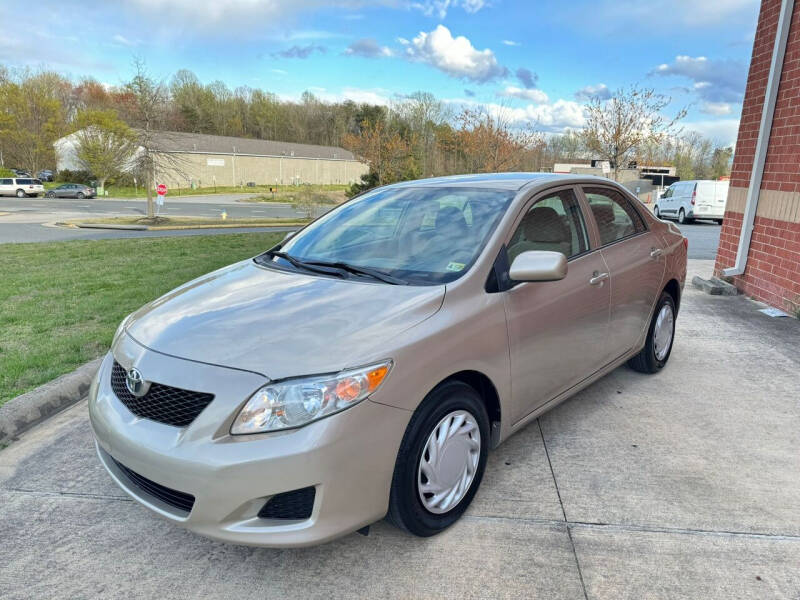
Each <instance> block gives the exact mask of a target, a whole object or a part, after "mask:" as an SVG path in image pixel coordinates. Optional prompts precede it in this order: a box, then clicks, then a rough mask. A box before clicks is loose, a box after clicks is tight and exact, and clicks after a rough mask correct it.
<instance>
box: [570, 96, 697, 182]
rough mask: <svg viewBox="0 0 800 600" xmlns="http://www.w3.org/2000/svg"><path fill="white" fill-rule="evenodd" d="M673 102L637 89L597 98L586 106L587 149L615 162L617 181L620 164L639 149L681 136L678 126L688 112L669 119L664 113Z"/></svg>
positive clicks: (585, 137)
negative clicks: (651, 143) (677, 129)
mask: <svg viewBox="0 0 800 600" xmlns="http://www.w3.org/2000/svg"><path fill="white" fill-rule="evenodd" d="M670 102H671V99H670V98H669V97H668V96H664V95H661V94H657V93H655V91H653V90H652V89H650V88H638V87H636V86H633V87H631V88H629V89H628V90H623V89H620V90H617V91H616V92H614V94H613V95H612V96H611V98H609V99H608V100H601V99H600V98H597V97H595V98H593V99H592V100H590V101H589V103H588V104H587V105H586V125H585V127H584V129H583V131H582V136H583V139H584V142H585V144H586V147H587V149H588V150H590V151H591V152H593V153H594V154H595V155H596V156H597V157H598V158H601V159H604V160H608V161H610V162H611V164H612V166H613V168H614V179H616V178H617V170H618V169H619V166H620V164H622V163H624V162H626V161H627V160H629V159H630V158H631V157H632V156H633V154H634V153H635V151H636V149H637V148H639V147H640V146H642V145H644V144H647V143H649V142H654V143H656V144H659V143H661V142H663V141H664V139H665V138H666V137H667V136H669V135H675V134H676V133H677V132H676V125H677V123H678V121H680V120H681V119H682V118H683V117H684V116H686V109H685V108H684V109H681V110H679V111H678V113H677V114H676V115H675V116H674V117H673V118H672V119H669V118H666V117H664V116H663V115H662V113H661V111H662V110H663V109H665V108H666V107H667V105H668V104H669V103H670Z"/></svg>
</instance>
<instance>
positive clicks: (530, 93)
mask: <svg viewBox="0 0 800 600" xmlns="http://www.w3.org/2000/svg"><path fill="white" fill-rule="evenodd" d="M497 95H498V96H503V97H504V98H517V99H519V100H528V101H530V102H533V103H534V104H544V103H546V102H548V101H549V100H550V98H548V97H547V94H545V93H544V92H543V91H542V90H537V89H535V88H533V89H523V88H518V87H515V86H513V85H510V86H508V87H506V89H504V90H503V91H502V92H497Z"/></svg>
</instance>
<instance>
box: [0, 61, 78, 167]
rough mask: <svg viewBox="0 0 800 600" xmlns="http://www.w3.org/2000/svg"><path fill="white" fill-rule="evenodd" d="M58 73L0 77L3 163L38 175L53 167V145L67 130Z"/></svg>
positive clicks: (0, 122)
mask: <svg viewBox="0 0 800 600" xmlns="http://www.w3.org/2000/svg"><path fill="white" fill-rule="evenodd" d="M65 85H68V82H66V80H64V79H63V78H61V77H60V76H58V75H56V74H55V73H51V72H47V71H42V72H40V73H36V74H31V72H30V71H27V70H25V71H21V72H19V73H17V74H16V75H15V76H12V75H11V74H9V73H8V72H4V74H3V76H2V77H0V152H1V153H2V158H3V164H7V165H12V166H14V167H17V168H24V169H27V170H28V171H30V172H31V173H35V172H36V171H38V170H39V169H41V168H43V167H45V166H49V165H53V164H54V163H55V154H54V150H53V142H54V141H55V140H56V139H57V138H59V137H61V135H63V133H64V130H65V119H64V107H63V101H64V97H63V96H64V95H63V87H64V86H65Z"/></svg>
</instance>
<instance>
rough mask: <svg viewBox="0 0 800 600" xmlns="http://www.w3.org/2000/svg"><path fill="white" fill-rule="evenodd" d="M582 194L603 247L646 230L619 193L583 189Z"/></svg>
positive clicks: (606, 190) (630, 205) (631, 206)
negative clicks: (595, 224)
mask: <svg viewBox="0 0 800 600" xmlns="http://www.w3.org/2000/svg"><path fill="white" fill-rule="evenodd" d="M583 193H584V194H585V195H586V200H587V201H588V202H589V207H590V208H591V210H592V215H593V216H594V220H595V222H596V223H597V229H598V232H599V233H600V243H601V244H602V245H603V246H605V245H607V244H613V243H614V242H616V241H618V240H622V239H624V238H626V237H630V236H632V235H636V234H637V233H641V232H643V231H645V230H646V229H647V228H646V226H645V224H644V220H643V219H642V216H641V215H640V214H639V212H638V211H637V210H636V209H635V208H634V207H633V204H631V202H630V201H629V200H628V199H627V198H626V197H625V196H624V195H623V194H622V193H621V192H619V191H617V190H612V189H609V188H601V187H597V188H596V187H585V188H583Z"/></svg>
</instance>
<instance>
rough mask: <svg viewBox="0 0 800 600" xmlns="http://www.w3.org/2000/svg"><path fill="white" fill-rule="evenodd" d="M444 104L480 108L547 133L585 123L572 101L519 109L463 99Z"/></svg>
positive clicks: (581, 108)
mask: <svg viewBox="0 0 800 600" xmlns="http://www.w3.org/2000/svg"><path fill="white" fill-rule="evenodd" d="M445 102H447V103H448V104H453V105H460V106H466V107H475V108H480V109H482V110H485V111H487V112H488V113H489V114H490V115H492V116H494V117H498V118H501V119H503V120H505V121H507V122H508V123H510V124H511V125H514V126H519V127H532V128H534V129H536V130H538V131H544V132H547V133H563V132H564V131H567V130H568V129H580V128H581V127H583V126H584V124H585V123H586V117H585V115H584V112H583V105H582V104H579V103H577V102H574V101H572V100H563V99H559V100H556V101H555V102H553V103H549V104H539V105H535V104H529V105H527V106H525V107H521V108H511V107H508V106H505V105H503V104H497V103H493V102H490V103H487V104H484V103H481V102H476V101H474V100H470V99H464V98H459V99H446V100H445Z"/></svg>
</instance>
